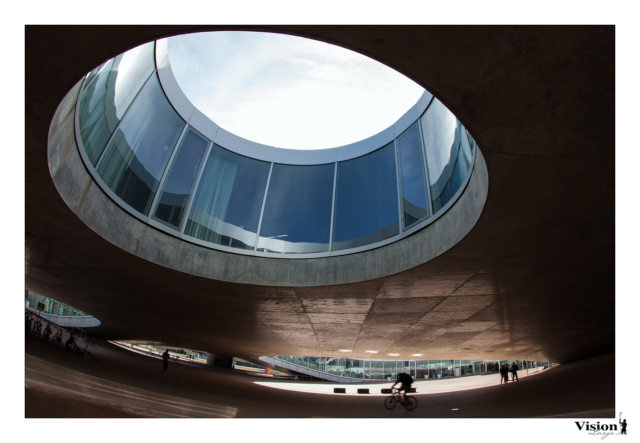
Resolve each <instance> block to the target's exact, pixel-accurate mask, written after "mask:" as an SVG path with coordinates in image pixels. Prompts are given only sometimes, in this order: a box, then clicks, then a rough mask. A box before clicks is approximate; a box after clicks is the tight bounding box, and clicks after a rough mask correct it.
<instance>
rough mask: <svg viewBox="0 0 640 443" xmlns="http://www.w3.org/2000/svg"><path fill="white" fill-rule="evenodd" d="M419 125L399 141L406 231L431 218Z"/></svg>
mask: <svg viewBox="0 0 640 443" xmlns="http://www.w3.org/2000/svg"><path fill="white" fill-rule="evenodd" d="M419 137H420V135H419V133H418V125H414V126H413V127H412V128H411V129H409V130H408V131H407V132H406V133H405V134H404V135H403V136H401V137H400V138H399V139H398V149H399V150H400V171H401V177H402V208H403V211H404V227H405V229H406V228H408V227H410V226H412V225H414V224H415V223H417V222H418V221H420V220H422V219H424V218H426V217H428V216H429V206H428V204H427V188H426V179H425V176H424V174H425V173H424V161H423V159H422V146H421V144H420V138H419Z"/></svg>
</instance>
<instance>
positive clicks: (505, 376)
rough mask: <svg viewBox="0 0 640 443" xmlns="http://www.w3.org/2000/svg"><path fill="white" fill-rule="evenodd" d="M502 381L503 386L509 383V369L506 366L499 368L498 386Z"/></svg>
mask: <svg viewBox="0 0 640 443" xmlns="http://www.w3.org/2000/svg"><path fill="white" fill-rule="evenodd" d="M503 381H504V384H505V385H506V384H507V383H508V382H509V369H508V368H507V365H506V364H504V365H502V366H500V384H502V382H503Z"/></svg>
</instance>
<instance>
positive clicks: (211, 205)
mask: <svg viewBox="0 0 640 443" xmlns="http://www.w3.org/2000/svg"><path fill="white" fill-rule="evenodd" d="M269 167H270V164H269V163H267V162H263V161H259V160H253V159H250V158H247V157H243V156H241V155H238V154H235V153H233V152H231V151H227V150H226V149H224V148H221V147H220V146H218V145H215V144H214V145H213V147H212V148H211V153H210V154H209V159H208V160H207V163H206V164H205V166H204V170H203V171H202V177H201V178H200V183H199V184H198V189H197V190H196V194H195V196H194V198H193V203H192V204H191V210H190V211H189V218H188V219H187V225H186V227H185V230H184V233H185V234H187V235H190V236H191V237H195V238H199V239H200V240H204V241H207V242H210V243H215V244H217V245H223V246H230V247H232V248H238V249H250V250H253V247H254V244H255V241H256V233H257V232H258V222H259V221H260V209H261V208H262V200H263V198H264V191H265V188H266V186H267V178H268V177H269Z"/></svg>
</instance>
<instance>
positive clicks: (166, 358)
mask: <svg viewBox="0 0 640 443" xmlns="http://www.w3.org/2000/svg"><path fill="white" fill-rule="evenodd" d="M168 367H169V350H167V349H165V350H164V353H163V354H162V372H164V371H166V370H167V368H168Z"/></svg>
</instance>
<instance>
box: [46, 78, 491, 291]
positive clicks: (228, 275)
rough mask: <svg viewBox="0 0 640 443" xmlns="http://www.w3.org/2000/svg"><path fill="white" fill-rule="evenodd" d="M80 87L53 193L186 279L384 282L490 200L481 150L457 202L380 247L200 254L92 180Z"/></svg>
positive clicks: (68, 113)
mask: <svg viewBox="0 0 640 443" xmlns="http://www.w3.org/2000/svg"><path fill="white" fill-rule="evenodd" d="M79 87H80V84H79V83H78V84H76V85H75V86H74V87H73V88H72V89H71V90H70V91H69V93H68V94H67V96H66V97H65V98H64V100H63V101H62V102H61V103H60V105H59V106H58V109H57V111H56V114H55V116H54V118H53V120H52V123H51V127H50V129H49V139H48V160H49V170H50V173H51V176H52V178H53V182H54V184H55V186H56V188H57V190H58V192H59V193H60V195H61V196H62V198H63V199H64V201H65V203H66V204H67V206H68V207H69V208H70V209H71V210H72V211H73V212H74V213H75V214H76V215H77V216H78V217H79V218H80V219H81V220H82V221H83V222H84V223H85V224H86V225H87V226H89V227H90V228H91V229H92V230H93V231H95V232H96V233H97V234H99V235H101V236H102V237H104V238H105V239H106V240H108V241H109V242H111V243H113V244H114V245H116V246H118V247H120V248H121V249H124V250H125V251H128V252H130V253H131V254H135V255H137V256H139V257H141V258H143V259H146V260H149V261H151V262H153V263H156V264H159V265H161V266H164V267H167V268H171V269H175V270H178V271H181V272H185V273H188V274H192V275H197V276H201V277H206V278H211V279H215V280H220V281H227V282H235V283H245V284H254V285H263V286H293V287H302V286H324V285H337V284H345V283H356V282H361V281H366V280H372V279H376V278H379V277H385V276H387V275H391V274H395V273H398V272H401V271H405V270H407V269H411V268H414V267H416V266H418V265H420V264H422V263H425V262H427V261H429V260H431V259H433V258H435V257H437V256H439V255H441V254H442V253H444V252H445V251H447V250H449V249H450V248H452V247H453V246H454V245H456V244H457V243H458V242H459V241H460V240H462V238H463V237H464V236H465V235H467V233H469V231H471V229H472V228H473V226H474V225H475V224H476V222H477V220H478V219H479V217H480V214H481V212H482V208H483V207H484V203H485V201H486V198H487V192H488V175H487V168H486V164H485V160H484V158H483V156H482V154H481V153H480V151H478V152H477V154H476V162H475V166H474V170H473V173H472V176H471V179H470V181H469V183H468V185H467V187H466V189H465V191H464V192H463V193H462V195H461V196H460V197H459V199H458V201H457V202H456V203H455V204H454V205H453V206H452V207H451V208H450V209H449V210H448V211H447V212H446V213H445V214H443V215H442V216H440V218H439V219H438V220H436V221H435V222H434V223H432V224H430V225H429V226H427V227H426V228H424V229H422V230H421V231H419V232H417V233H415V234H414V235H411V236H409V237H407V238H405V239H402V240H399V241H397V242H395V243H392V244H389V245H386V246H383V247H381V248H377V249H374V250H370V251H365V252H361V253H356V254H351V255H344V256H336V257H324V258H317V259H282V258H273V259H271V258H263V257H251V256H245V255H239V254H230V253H226V252H221V251H217V250H214V249H209V248H205V247H202V246H198V245H195V244H192V243H189V242H186V241H183V240H180V239H178V238H175V237H172V236H170V235H167V234H165V233H163V232H161V231H158V230H156V229H154V228H153V227H151V226H148V225H146V224H144V223H142V222H140V221H139V220H137V219H136V218H134V217H132V216H130V215H129V214H128V213H127V212H125V211H124V210H122V209H121V208H120V207H119V206H118V205H117V204H116V203H115V202H114V201H113V200H111V199H110V198H109V197H108V196H107V195H106V194H105V193H104V192H102V190H101V189H100V187H99V186H98V185H97V184H96V183H95V182H94V181H93V179H92V178H91V176H90V175H89V173H88V172H87V170H86V168H85V166H84V164H83V162H82V159H81V157H80V154H79V152H78V147H77V146H76V142H75V135H74V127H73V123H74V118H73V117H74V106H75V103H76V99H77V96H78V91H79Z"/></svg>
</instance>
